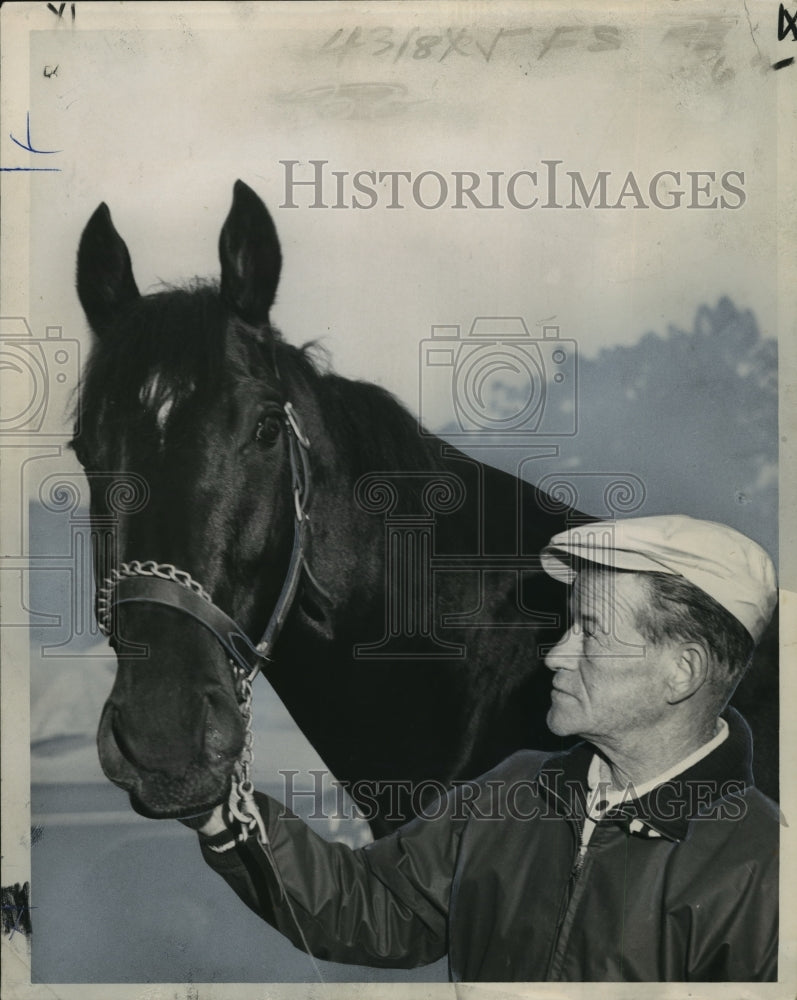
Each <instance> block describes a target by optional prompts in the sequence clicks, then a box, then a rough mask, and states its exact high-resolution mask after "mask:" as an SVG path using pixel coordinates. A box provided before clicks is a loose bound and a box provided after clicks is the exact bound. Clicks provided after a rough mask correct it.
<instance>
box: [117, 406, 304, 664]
mask: <svg viewBox="0 0 797 1000" xmlns="http://www.w3.org/2000/svg"><path fill="white" fill-rule="evenodd" d="M284 412H285V431H286V434H287V438H288V456H289V459H290V465H291V489H292V492H293V508H294V529H293V547H292V550H291V557H290V561H289V563H288V570H287V573H286V574H285V580H284V581H283V584H282V589H281V591H280V595H279V597H278V598H277V603H276V604H275V606H274V610H273V611H272V613H271V617H270V618H269V622H268V625H267V626H266V630H265V632H264V633H263V637H262V639H261V640H260V642H259V643H258V644H257V645H255V644H254V643H253V642H252V641H251V639H250V638H249V637H248V636H247V634H246V633H245V632H244V630H243V629H242V628H241V627H240V626H239V625H238V624H237V623H236V622H235V621H234V620H233V619H232V618H230V616H229V615H228V614H226V612H224V611H222V610H221V608H219V607H218V606H217V605H216V604H214V603H213V599H212V598H211V596H210V595H209V594H208V593H207V592H206V591H205V589H204V588H203V587H202V586H201V584H199V583H197V582H196V581H195V580H193V579H192V578H191V576H190V575H189V574H188V573H186V572H185V571H184V570H179V569H177V568H176V567H175V566H172V565H170V564H164V563H156V562H154V561H149V562H138V561H133V562H130V563H122V565H121V566H120V567H119V568H118V569H114V570H113V571H112V573H111V576H110V577H109V578H108V579H107V580H106V581H105V583H104V584H103V586H102V587H101V588H100V589H99V590H98V592H97V619H98V623H99V627H100V631H101V632H103V634H105V635H110V633H111V628H112V625H111V620H112V612H113V609H114V608H117V607H120V606H121V605H123V604H159V605H161V606H164V607H168V608H172V609H173V610H176V611H180V612H182V613H183V614H187V615H189V616H190V617H191V618H193V619H195V620H196V621H198V622H199V623H200V624H201V625H203V626H204V627H205V628H206V629H208V631H210V632H211V633H212V634H213V635H214V636H215V637H216V639H217V640H218V642H219V643H220V644H221V645H222V647H223V648H224V650H225V652H226V653H227V654H228V655H229V657H230V658H231V659H232V660H234V661H235V663H237V664H238V666H239V667H241V669H242V670H243V671H244V673H245V674H246V676H247V679H248V680H249V681H251V680H252V679H253V678H254V677H255V676H256V675H257V674H258V672H259V671H260V669H261V667H262V665H263V661H264V660H266V659H268V658H269V655H270V653H271V651H272V649H273V648H274V644H275V642H276V641H277V637H278V636H279V633H280V630H281V629H282V626H283V624H284V623H285V619H286V618H287V616H288V612H289V611H290V609H291V605H292V604H293V601H294V598H295V597H296V591H297V590H298V587H299V580H300V578H301V575H302V570H303V569H304V570H306V571H307V573H308V576H309V577H310V579H311V580H312V579H313V577H312V574H311V573H310V571H309V569H308V568H307V564H306V544H307V524H308V514H307V509H306V508H307V504H308V501H309V498H310V466H309V463H308V461H307V452H308V451H309V448H310V442H309V441H308V439H307V438H306V437H305V435H304V433H303V432H302V429H301V427H300V425H299V422H298V419H297V417H296V413H295V411H294V409H293V406H292V405H291V404H290V403H286V404H285V406H284Z"/></svg>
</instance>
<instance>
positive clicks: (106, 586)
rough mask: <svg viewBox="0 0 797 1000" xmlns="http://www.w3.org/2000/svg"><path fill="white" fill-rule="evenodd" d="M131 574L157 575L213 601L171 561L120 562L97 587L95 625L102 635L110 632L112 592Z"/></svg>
mask: <svg viewBox="0 0 797 1000" xmlns="http://www.w3.org/2000/svg"><path fill="white" fill-rule="evenodd" d="M131 576H157V577H158V578H159V579H161V580H171V581H172V583H177V584H179V585H180V586H181V587H185V588H186V590H191V591H193V593H195V594H198V595H199V596H200V597H201V598H202V600H204V601H207V602H208V604H212V603H213V598H212V597H211V596H210V594H209V593H208V592H207V591H206V590H205V588H204V587H203V586H202V584H201V583H199V582H198V581H197V580H195V579H194V578H193V577H192V576H191V574H190V573H186V571H185V570H184V569H178V568H177V567H176V566H174V565H173V564H172V563H157V562H155V560H154V559H148V560H147V561H146V562H139V560H138V559H134V560H133V561H132V562H129V563H121V564H120V566H119V567H118V568H117V567H114V568H113V569H112V570H111V575H110V576H107V577H106V578H105V580H104V581H103V584H102V586H101V587H99V588H98V589H97V625H98V626H99V629H100V632H102V634H103V635H106V636H107V635H110V634H111V608H112V606H113V602H112V600H111V598H112V597H113V592H114V590H116V585H117V584H118V583H119V581H120V580H124V579H125V578H127V577H131Z"/></svg>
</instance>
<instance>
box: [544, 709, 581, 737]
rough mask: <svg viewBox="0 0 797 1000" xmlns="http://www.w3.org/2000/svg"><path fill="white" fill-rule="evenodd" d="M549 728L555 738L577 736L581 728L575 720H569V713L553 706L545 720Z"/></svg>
mask: <svg viewBox="0 0 797 1000" xmlns="http://www.w3.org/2000/svg"><path fill="white" fill-rule="evenodd" d="M545 721H546V723H547V725H548V728H549V729H550V730H551V732H552V733H553V734H554V736H577V735H578V732H579V727H578V725H577V723H576V720H575V719H572V718H568V716H567V713H566V712H563V711H561V709H558V708H557V707H556V705H552V706H551V707H550V709H549V710H548V715H547V716H546V719H545Z"/></svg>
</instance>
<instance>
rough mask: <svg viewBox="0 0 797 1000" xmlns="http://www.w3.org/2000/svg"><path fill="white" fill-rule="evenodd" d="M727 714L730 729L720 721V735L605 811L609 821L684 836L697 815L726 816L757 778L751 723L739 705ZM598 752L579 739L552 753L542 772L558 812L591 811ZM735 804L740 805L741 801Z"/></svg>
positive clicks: (575, 817)
mask: <svg viewBox="0 0 797 1000" xmlns="http://www.w3.org/2000/svg"><path fill="white" fill-rule="evenodd" d="M723 718H724V720H725V721H726V723H727V732H725V730H724V729H723V728H722V727H720V731H719V732H718V733H717V735H716V736H715V737H714V739H712V740H710V741H709V742H708V743H707V744H705V745H704V746H703V747H701V748H700V749H699V750H698V751H696V752H695V754H690V755H689V756H688V757H686V758H685V759H684V760H682V761H681V762H680V763H679V764H677V765H676V768H677V769H678V770H677V773H676V774H675V775H673V776H671V777H667V775H666V773H665V774H664V776H662V775H658V776H657V777H656V778H654V779H652V780H653V782H655V783H656V784H655V785H654V787H653V788H651V789H649V790H647V791H645V790H644V789H645V787H646V786H640V789H637V790H636V795H637V797H636V798H630V799H629V798H627V799H626V801H625V802H623V803H622V804H621V805H619V806H617V807H616V808H614V809H610V810H607V811H606V812H605V813H603V819H604V821H609V820H612V821H616V822H619V823H621V824H623V825H625V826H626V827H629V828H631V827H632V828H631V832H632V833H635V832H638V827H639V826H640V824H642V825H643V826H644V827H646V828H651V829H654V830H657V831H658V832H660V833H662V834H663V835H664V836H667V837H669V838H671V839H675V840H681V839H683V838H684V837H685V836H686V834H687V832H688V829H689V822H690V820H692V819H693V818H698V817H700V818H709V817H712V816H713V817H715V818H718V817H721V816H722V815H723V814H724V812H723V810H724V809H725V807H726V806H727V803H728V798H729V797H730V796H734V795H739V794H741V792H743V791H744V789H745V788H746V787H749V786H752V785H753V784H754V782H753V774H752V734H751V732H750V728H749V726H748V725H747V723H746V722H745V720H744V719H743V718H742V716H741V715H740V714H739V713H738V712H737V711H736V710H735V709H733V708H728V709H726V710H725V712H724V713H723ZM723 733H724V734H725V735H724V736H723ZM594 755H595V751H594V747H592V746H591V745H590V744H588V743H578V744H576V746H574V747H573V748H572V749H571V750H568V751H566V752H564V753H561V754H554V755H553V756H551V757H549V758H548V760H547V761H546V762H545V764H544V765H543V767H542V769H541V770H540V772H539V775H538V782H539V786H540V788H541V790H542V791H543V792H544V793H545V795H546V796H547V797H548V799H549V801H550V802H551V803H552V807H553V808H554V810H555V811H556V813H557V814H558V815H561V816H564V817H566V818H568V819H570V820H572V821H574V822H577V823H579V824H580V823H583V821H584V819H585V817H586V816H587V815H588V813H587V797H588V794H589V783H588V774H589V770H590V765H591V764H592V760H593V757H594ZM662 779H663V780H662ZM646 785H647V783H646ZM731 808H733V806H731ZM735 808H736V809H737V811H738V804H737V805H736V807H735ZM634 821H636V822H634Z"/></svg>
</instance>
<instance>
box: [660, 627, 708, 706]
mask: <svg viewBox="0 0 797 1000" xmlns="http://www.w3.org/2000/svg"><path fill="white" fill-rule="evenodd" d="M710 670H711V664H710V661H709V656H708V651H707V650H706V648H705V646H703V644H702V643H699V642H682V643H678V644H677V645H674V646H673V647H672V650H671V659H670V662H669V670H668V677H667V691H668V695H669V697H668V699H667V700H668V701H669V703H670V704H671V705H677V704H678V702H681V701H685V700H686V699H687V698H691V697H692V695H693V694H694V693H695V692H696V691H699V690H700V688H701V687H703V685H704V684H705V683H706V682H707V681H708V679H709V674H710Z"/></svg>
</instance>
